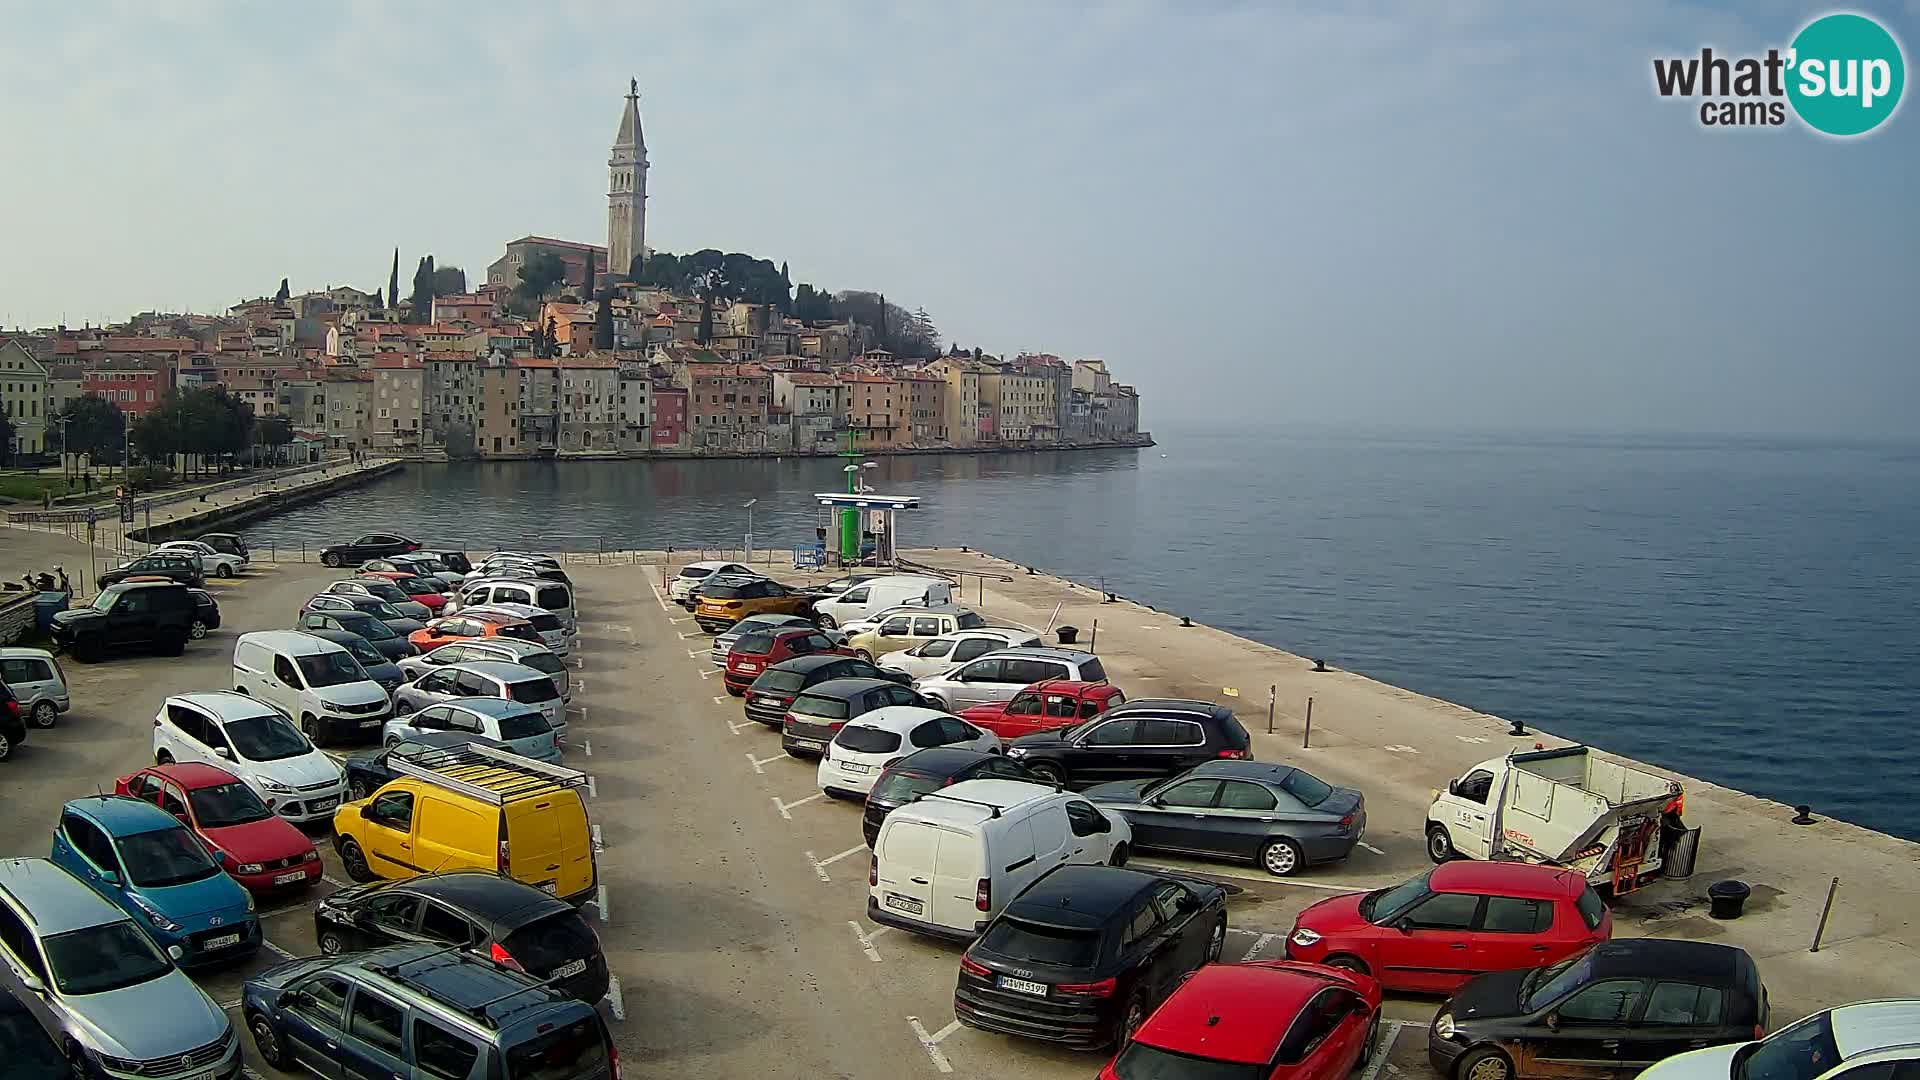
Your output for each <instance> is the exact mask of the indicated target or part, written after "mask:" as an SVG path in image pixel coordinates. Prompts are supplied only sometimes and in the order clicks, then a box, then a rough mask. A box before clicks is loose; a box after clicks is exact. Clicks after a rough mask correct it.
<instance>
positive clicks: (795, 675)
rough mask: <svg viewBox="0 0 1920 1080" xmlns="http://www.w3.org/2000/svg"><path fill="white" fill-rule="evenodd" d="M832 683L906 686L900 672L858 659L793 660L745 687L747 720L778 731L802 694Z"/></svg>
mask: <svg viewBox="0 0 1920 1080" xmlns="http://www.w3.org/2000/svg"><path fill="white" fill-rule="evenodd" d="M834 679H886V680H888V681H891V682H897V683H899V684H900V685H902V686H905V685H906V677H905V676H903V675H901V674H900V673H899V672H886V671H881V670H880V669H879V668H876V667H874V666H873V665H872V664H870V663H868V662H867V661H865V660H862V659H860V658H859V657H857V656H838V655H831V654H828V655H814V656H796V657H794V658H793V659H791V660H782V661H780V662H779V663H777V664H775V665H773V666H772V667H770V668H768V669H767V670H766V671H764V672H761V674H760V677H759V678H757V679H755V680H753V684H752V685H751V686H748V687H747V704H746V714H747V719H749V720H752V721H754V722H756V723H760V724H765V725H766V726H768V727H770V728H775V729H778V728H780V727H782V726H783V725H784V724H785V723H786V718H787V710H788V709H789V708H791V707H792V706H793V703H794V700H795V699H796V698H798V697H799V696H800V693H801V691H803V690H806V689H807V688H808V687H812V686H817V685H819V684H820V683H823V682H829V681H831V680H834Z"/></svg>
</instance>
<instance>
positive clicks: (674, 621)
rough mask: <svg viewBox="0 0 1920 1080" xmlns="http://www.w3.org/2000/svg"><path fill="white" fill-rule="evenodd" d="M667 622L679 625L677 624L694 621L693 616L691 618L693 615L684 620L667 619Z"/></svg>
mask: <svg viewBox="0 0 1920 1080" xmlns="http://www.w3.org/2000/svg"><path fill="white" fill-rule="evenodd" d="M667 621H668V622H670V623H676V624H677V623H683V622H692V621H693V616H691V615H688V616H687V617H686V618H684V619H675V618H668V619H667Z"/></svg>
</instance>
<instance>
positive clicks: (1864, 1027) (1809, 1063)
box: [1640, 982, 1920, 1080]
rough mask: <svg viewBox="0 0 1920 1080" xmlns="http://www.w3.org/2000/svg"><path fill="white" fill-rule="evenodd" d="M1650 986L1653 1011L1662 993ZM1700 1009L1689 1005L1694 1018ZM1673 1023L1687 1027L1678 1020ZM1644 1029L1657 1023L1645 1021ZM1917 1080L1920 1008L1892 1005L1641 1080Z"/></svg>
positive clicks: (1701, 1057)
mask: <svg viewBox="0 0 1920 1080" xmlns="http://www.w3.org/2000/svg"><path fill="white" fill-rule="evenodd" d="M1668 985H1672V986H1676V987H1678V986H1684V985H1685V984H1683V983H1672V984H1668V983H1658V982H1656V983H1655V984H1654V990H1653V1000H1652V1002H1651V1003H1650V1004H1649V1005H1648V1006H1647V1008H1648V1009H1649V1010H1650V1011H1651V1010H1653V1009H1657V1008H1659V1007H1660V990H1661V987H1663V986H1668ZM1699 1007H1700V1006H1699V1005H1698V1004H1693V1008H1695V1009H1696V1010H1697V1009H1698V1008H1699ZM1676 1020H1677V1022H1678V1023H1681V1024H1685V1023H1688V1022H1690V1021H1691V1020H1692V1017H1691V1014H1685V1018H1679V1017H1676ZM1647 1022H1648V1023H1653V1022H1654V1021H1652V1020H1648V1021H1647ZM1916 1073H1920V1000H1917V999H1914V998H1895V999H1891V1000H1886V1001H1857V1002H1854V1003H1853V1004H1851V1005H1841V1006H1838V1007H1837V1008H1832V1009H1828V1010H1826V1011H1824V1012H1817V1013H1814V1014H1813V1015H1812V1016H1809V1017H1807V1018H1806V1019H1805V1020H1801V1021H1800V1022H1798V1023H1794V1024H1788V1025H1787V1026H1786V1027H1783V1028H1781V1029H1780V1030H1779V1031H1776V1032H1774V1033H1773V1034H1771V1035H1769V1036H1767V1037H1766V1038H1764V1039H1761V1040H1759V1041H1758V1042H1747V1043H1726V1044H1723V1045H1721V1046H1709V1047H1706V1048H1705V1049H1702V1050H1689V1051H1687V1052H1686V1053H1683V1054H1676V1055H1674V1056H1673V1057H1670V1058H1667V1059H1665V1060H1663V1061H1659V1062H1655V1063H1654V1064H1653V1065H1651V1066H1648V1067H1647V1068H1646V1069H1645V1070H1644V1071H1642V1072H1641V1073H1640V1080H1740V1078H1742V1077H1758V1078H1765V1080H1777V1078H1782V1077H1791V1078H1793V1080H1838V1078H1839V1077H1841V1076H1845V1077H1848V1078H1849V1080H1853V1078H1859V1080H1868V1078H1885V1077H1896V1078H1897V1077H1905V1076H1912V1075H1915V1074H1916Z"/></svg>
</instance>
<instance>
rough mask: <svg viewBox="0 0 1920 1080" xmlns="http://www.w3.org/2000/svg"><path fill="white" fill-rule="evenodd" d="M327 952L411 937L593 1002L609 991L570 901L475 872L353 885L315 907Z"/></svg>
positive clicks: (600, 959) (596, 943) (596, 950)
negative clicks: (459, 949) (457, 948)
mask: <svg viewBox="0 0 1920 1080" xmlns="http://www.w3.org/2000/svg"><path fill="white" fill-rule="evenodd" d="M313 927H314V932H315V934H316V935H317V936H318V938H319V941H320V951H321V952H322V953H324V954H326V955H328V956H337V955H339V954H340V953H343V952H352V951H355V950H358V949H377V948H379V947H381V946H383V945H401V944H407V943H411V942H437V943H439V944H442V945H464V946H466V947H467V948H468V949H470V950H472V951H473V952H474V953H475V954H476V955H479V956H487V957H491V958H492V960H493V962H494V963H496V964H500V965H502V966H503V967H509V968H512V969H513V970H515V971H522V972H526V973H527V974H529V975H532V976H533V977H534V978H536V979H539V980H541V981H542V982H545V983H547V984H548V985H549V986H552V987H554V988H555V989H557V990H559V991H560V992H562V993H564V994H567V995H569V996H572V997H576V998H579V999H580V1000H581V1001H584V1002H587V1003H588V1004H592V1003H594V1002H596V1001H599V1000H600V999H601V998H602V997H604V996H605V995H606V992H607V959H606V957H605V956H602V955H601V953H600V939H598V938H596V937H595V936H594V934H593V931H592V930H591V929H589V928H588V927H587V924H586V921H585V920H584V919H582V918H581V917H580V913H579V912H578V911H576V910H574V907H573V905H572V904H569V903H567V902H566V901H564V900H556V899H554V898H553V897H551V896H548V895H547V894H546V893H543V892H541V891H540V890H539V889H536V888H534V887H533V886H531V885H527V884H523V883H521V882H518V881H514V880H513V879H511V878H504V877H501V876H500V875H499V874H490V873H486V872H483V871H480V870H458V871H450V872H448V873H444V874H423V875H421V876H420V877H414V878H407V879H406V880H404V881H383V882H376V883H374V884H371V885H355V886H353V887H352V888H347V889H341V890H340V891H338V892H336V893H334V894H333V895H331V896H329V897H327V898H326V899H325V900H322V901H320V903H319V904H318V905H317V906H316V907H315V908H314V909H313Z"/></svg>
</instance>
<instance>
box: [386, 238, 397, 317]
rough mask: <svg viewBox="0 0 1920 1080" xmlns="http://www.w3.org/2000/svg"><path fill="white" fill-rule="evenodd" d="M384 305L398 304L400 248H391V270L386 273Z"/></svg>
mask: <svg viewBox="0 0 1920 1080" xmlns="http://www.w3.org/2000/svg"><path fill="white" fill-rule="evenodd" d="M382 306H385V307H399V306H400V249H399V248H397V247H396V248H394V249H393V272H392V273H390V274H388V275H387V302H386V304H384V305H382Z"/></svg>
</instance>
